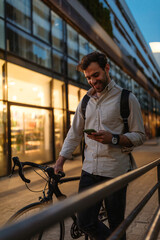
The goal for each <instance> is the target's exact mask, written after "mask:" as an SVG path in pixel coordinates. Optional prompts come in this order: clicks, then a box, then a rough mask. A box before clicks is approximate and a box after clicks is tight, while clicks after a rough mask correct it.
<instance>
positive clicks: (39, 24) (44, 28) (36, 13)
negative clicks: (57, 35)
mask: <svg viewBox="0 0 160 240" xmlns="http://www.w3.org/2000/svg"><path fill="white" fill-rule="evenodd" d="M49 18H50V9H49V8H48V7H47V6H46V5H45V4H44V3H43V2H42V1H40V0H33V33H34V35H35V36H37V37H40V38H41V39H42V40H44V41H47V42H50V39H49V35H50V20H49Z"/></svg>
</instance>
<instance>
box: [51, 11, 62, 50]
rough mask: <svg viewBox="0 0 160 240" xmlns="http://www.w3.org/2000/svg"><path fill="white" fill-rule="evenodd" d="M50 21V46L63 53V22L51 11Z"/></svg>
mask: <svg viewBox="0 0 160 240" xmlns="http://www.w3.org/2000/svg"><path fill="white" fill-rule="evenodd" d="M51 21H52V46H53V47H54V48H56V49H57V50H60V51H63V20H62V18H60V17H59V16H58V15H57V14H56V13H54V12H53V11H51Z"/></svg>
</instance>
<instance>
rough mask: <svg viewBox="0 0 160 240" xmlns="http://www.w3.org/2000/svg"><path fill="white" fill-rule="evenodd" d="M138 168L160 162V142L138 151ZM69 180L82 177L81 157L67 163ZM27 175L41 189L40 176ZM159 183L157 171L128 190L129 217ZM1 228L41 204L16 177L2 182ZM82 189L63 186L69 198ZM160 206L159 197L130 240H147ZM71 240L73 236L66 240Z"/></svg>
mask: <svg viewBox="0 0 160 240" xmlns="http://www.w3.org/2000/svg"><path fill="white" fill-rule="evenodd" d="M133 155H134V157H135V160H136V163H137V165H138V167H141V166H143V165H145V164H147V163H149V162H151V161H154V160H155V159H157V158H160V138H159V139H152V140H149V141H146V142H145V144H144V145H143V146H140V147H137V148H136V149H135V150H134V151H133ZM64 170H65V172H66V176H67V177H68V176H78V175H80V172H81V157H76V158H75V159H74V160H70V161H69V160H68V161H66V164H65V168H64ZM27 175H29V176H31V177H32V182H33V188H34V187H38V188H39V189H40V188H42V186H43V181H41V180H40V179H38V177H37V175H36V176H34V174H32V175H31V172H30V170H28V171H26V177H27ZM156 179H157V170H156V169H153V170H151V171H150V172H148V173H147V174H145V175H143V176H141V177H140V178H138V179H137V180H135V181H133V182H132V183H130V184H129V186H128V192H127V209H126V216H127V215H128V214H129V213H130V212H131V211H132V210H133V208H134V207H135V206H136V205H137V204H138V203H139V202H140V201H141V200H142V199H143V197H144V195H145V194H147V192H148V191H149V190H150V189H151V188H152V187H153V186H154V184H155V183H156ZM0 184H1V188H0V212H1V216H2V217H1V218H0V226H2V225H3V224H4V223H5V222H6V220H7V219H8V218H9V217H10V216H11V215H12V214H13V213H15V212H16V211H17V210H18V209H20V208H22V207H23V206H25V205H27V204H29V203H31V202H35V201H37V200H38V197H39V196H40V195H41V194H40V193H36V194H35V193H32V192H30V191H28V190H27V189H26V187H25V185H24V183H23V182H22V181H21V179H20V178H19V177H18V175H17V174H14V176H12V178H9V177H4V178H0ZM77 189H78V182H77V181H76V182H72V183H66V184H63V185H62V186H61V190H62V192H63V193H64V194H66V195H67V196H69V195H72V194H75V193H76V192H77ZM157 206H158V198H157V193H156V194H154V196H153V197H152V198H151V199H150V201H149V202H148V203H147V205H146V206H145V207H144V209H142V211H141V213H140V214H139V215H138V216H137V217H136V219H135V221H134V222H133V223H132V224H131V225H130V227H129V229H128V230H127V240H135V239H137V240H142V239H144V234H145V231H146V229H147V227H148V225H149V223H150V221H151V219H152V216H153V215H154V212H155V210H156V208H157ZM70 224H71V223H70V222H69V221H68V220H67V229H66V233H67V230H68V228H70ZM65 239H66V240H69V239H71V238H70V237H69V235H67V237H66V238H65ZM158 239H160V238H158Z"/></svg>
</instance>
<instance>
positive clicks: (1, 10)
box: [0, 0, 4, 17]
mask: <svg viewBox="0 0 160 240" xmlns="http://www.w3.org/2000/svg"><path fill="white" fill-rule="evenodd" d="M0 16H1V17H4V0H1V1H0Z"/></svg>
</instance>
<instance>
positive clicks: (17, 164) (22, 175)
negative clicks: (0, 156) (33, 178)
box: [12, 157, 30, 183]
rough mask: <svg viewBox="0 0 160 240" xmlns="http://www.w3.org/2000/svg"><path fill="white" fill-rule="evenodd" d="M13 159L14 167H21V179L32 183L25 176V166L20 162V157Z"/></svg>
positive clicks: (19, 171)
mask: <svg viewBox="0 0 160 240" xmlns="http://www.w3.org/2000/svg"><path fill="white" fill-rule="evenodd" d="M12 159H13V162H14V165H15V166H17V167H19V170H18V173H19V176H20V177H21V179H22V180H23V181H24V182H26V183H30V180H29V179H27V178H25V176H24V174H23V165H22V163H21V162H20V161H19V158H18V157H13V158H12Z"/></svg>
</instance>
